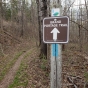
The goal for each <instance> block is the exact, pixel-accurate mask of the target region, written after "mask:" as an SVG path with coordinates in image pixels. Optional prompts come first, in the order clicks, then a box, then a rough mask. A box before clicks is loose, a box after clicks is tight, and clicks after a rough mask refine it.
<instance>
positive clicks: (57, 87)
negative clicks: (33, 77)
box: [50, 2, 62, 88]
mask: <svg viewBox="0 0 88 88" xmlns="http://www.w3.org/2000/svg"><path fill="white" fill-rule="evenodd" d="M56 3H57V2H56ZM56 3H55V4H56ZM54 6H55V5H54ZM55 7H57V5H56V6H55ZM59 9H60V12H59V13H60V14H59V16H61V4H60V2H59ZM51 14H52V13H51ZM51 16H53V15H51ZM53 53H54V54H55V55H53ZM61 73H62V44H51V87H50V88H61Z"/></svg>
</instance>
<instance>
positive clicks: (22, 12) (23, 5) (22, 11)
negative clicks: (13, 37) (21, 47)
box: [20, 0, 25, 37]
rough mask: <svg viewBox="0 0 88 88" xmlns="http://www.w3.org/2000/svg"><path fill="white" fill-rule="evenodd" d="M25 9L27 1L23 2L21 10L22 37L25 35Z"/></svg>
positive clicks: (23, 0)
mask: <svg viewBox="0 0 88 88" xmlns="http://www.w3.org/2000/svg"><path fill="white" fill-rule="evenodd" d="M24 8H25V0H22V9H21V14H22V20H21V21H22V29H21V35H20V36H21V37H23V35H24Z"/></svg>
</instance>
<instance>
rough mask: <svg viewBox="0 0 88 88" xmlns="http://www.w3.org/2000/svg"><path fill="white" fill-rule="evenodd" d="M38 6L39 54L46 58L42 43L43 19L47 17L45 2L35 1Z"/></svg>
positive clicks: (45, 45) (44, 0) (45, 0)
mask: <svg viewBox="0 0 88 88" xmlns="http://www.w3.org/2000/svg"><path fill="white" fill-rule="evenodd" d="M36 2H37V6H38V15H39V16H38V21H39V37H40V45H41V54H44V55H45V56H46V57H47V44H44V43H43V36H42V35H43V25H42V23H43V18H44V17H46V16H47V0H36Z"/></svg>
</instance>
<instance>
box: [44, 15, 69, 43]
mask: <svg viewBox="0 0 88 88" xmlns="http://www.w3.org/2000/svg"><path fill="white" fill-rule="evenodd" d="M68 40H69V18H68V17H67V16H59V17H46V18H44V19H43V42H44V43H68Z"/></svg>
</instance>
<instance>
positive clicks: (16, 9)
mask: <svg viewBox="0 0 88 88" xmlns="http://www.w3.org/2000/svg"><path fill="white" fill-rule="evenodd" d="M60 4H61V6H62V16H68V17H69V18H70V26H69V27H70V28H69V31H70V32H69V43H68V44H64V45H62V48H63V51H62V59H63V63H62V88H88V0H78V1H77V2H76V0H61V1H60V0H0V82H1V80H3V78H1V76H2V75H1V72H2V71H3V70H2V69H3V68H4V66H3V65H5V63H7V62H8V61H10V59H8V58H9V57H10V54H13V53H14V52H16V50H18V49H19V50H21V49H23V48H26V49H25V50H27V49H28V47H34V46H36V47H38V48H39V49H40V53H41V54H40V57H43V56H45V57H47V62H48V64H49V58H48V57H50V55H49V49H50V48H49V44H44V43H43V36H42V34H43V31H42V27H43V18H44V17H50V16H51V9H52V8H53V7H59V5H60ZM19 47H20V48H19ZM25 50H23V52H25ZM8 56H9V57H8ZM7 57H8V58H7ZM12 57H13V56H12ZM12 57H11V58H12ZM35 57H36V56H35ZM45 69H47V70H49V67H48V65H46V66H45ZM49 71H50V70H49ZM49 71H48V72H49ZM5 73H6V72H5ZM30 74H31V73H30ZM44 85H46V86H45V87H44ZM3 88H4V87H3ZM5 88H7V87H5ZM8 88H50V87H49V83H47V84H42V86H34V87H8Z"/></svg>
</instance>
